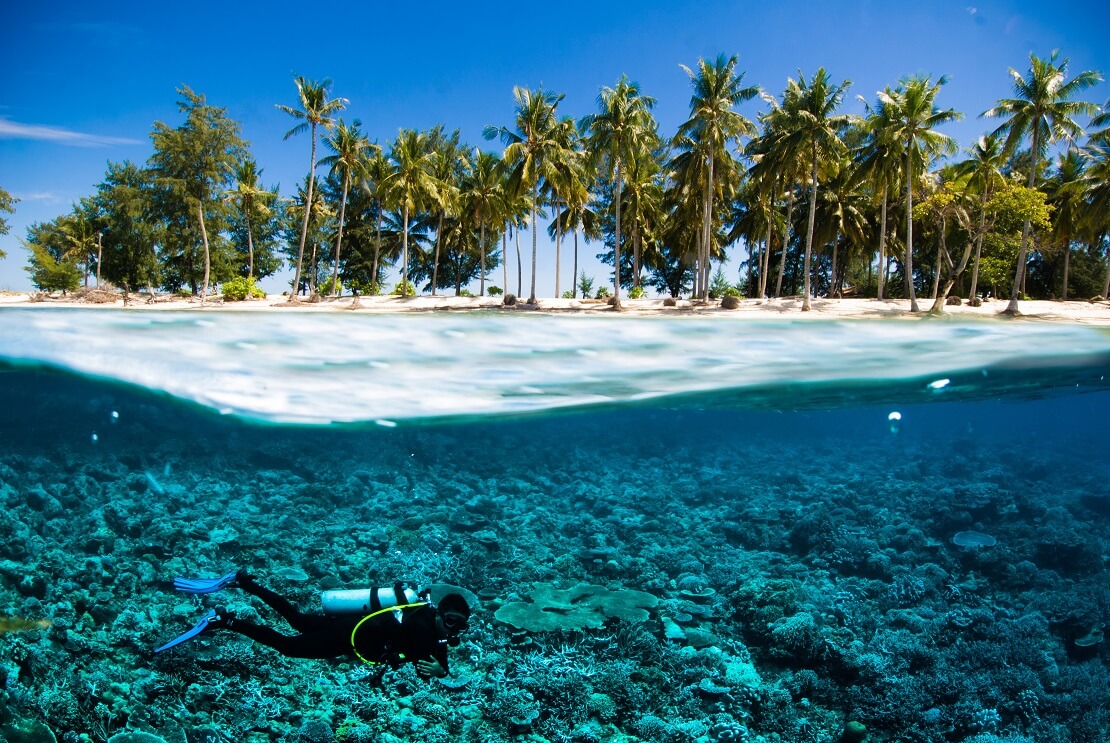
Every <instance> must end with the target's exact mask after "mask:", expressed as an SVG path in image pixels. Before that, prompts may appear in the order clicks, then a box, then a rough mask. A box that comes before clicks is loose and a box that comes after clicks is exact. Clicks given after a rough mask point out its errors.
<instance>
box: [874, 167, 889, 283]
mask: <svg viewBox="0 0 1110 743" xmlns="http://www.w3.org/2000/svg"><path fill="white" fill-rule="evenodd" d="M889 188H890V184H888V183H886V182H885V181H884V182H883V208H882V211H881V212H880V213H879V214H880V216H879V223H880V227H879V293H878V295H877V297H876V298H877V299H878V300H880V301H882V298H883V289H884V288H885V287H884V284H885V283H886V203H887V195H888V190H889Z"/></svg>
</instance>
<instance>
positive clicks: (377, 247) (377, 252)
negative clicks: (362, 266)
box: [370, 199, 382, 294]
mask: <svg viewBox="0 0 1110 743" xmlns="http://www.w3.org/2000/svg"><path fill="white" fill-rule="evenodd" d="M376 201H377V202H378V227H377V235H376V240H375V242H374V269H373V273H372V274H371V277H370V280H371V281H373V282H374V294H381V293H382V288H381V286H379V283H380V282H379V281H378V258H379V257H380V256H381V252H382V200H381V199H376Z"/></svg>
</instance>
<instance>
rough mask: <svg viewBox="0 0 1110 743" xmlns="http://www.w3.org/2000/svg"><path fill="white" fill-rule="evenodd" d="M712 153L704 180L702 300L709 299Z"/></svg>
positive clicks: (711, 229) (711, 228)
mask: <svg viewBox="0 0 1110 743" xmlns="http://www.w3.org/2000/svg"><path fill="white" fill-rule="evenodd" d="M713 159H714V158H713V154H712V153H710V155H709V178H708V179H707V180H706V182H705V242H704V243H703V244H702V250H703V251H704V252H705V263H704V264H702V272H703V273H704V276H703V278H702V282H701V292H702V301H705V302H708V301H709V263H710V258H709V246H710V242H711V241H712V235H713Z"/></svg>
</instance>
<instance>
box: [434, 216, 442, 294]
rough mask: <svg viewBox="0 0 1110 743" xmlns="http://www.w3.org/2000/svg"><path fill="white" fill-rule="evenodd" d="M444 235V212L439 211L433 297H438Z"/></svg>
mask: <svg viewBox="0 0 1110 743" xmlns="http://www.w3.org/2000/svg"><path fill="white" fill-rule="evenodd" d="M442 235H443V210H442V209H440V210H439V221H438V222H437V223H436V253H435V257H434V258H432V296H433V297H434V296H435V295H436V287H437V286H439V244H440V237H441V236H442Z"/></svg>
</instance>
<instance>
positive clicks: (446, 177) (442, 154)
mask: <svg viewBox="0 0 1110 743" xmlns="http://www.w3.org/2000/svg"><path fill="white" fill-rule="evenodd" d="M427 147H428V149H429V150H430V152H431V162H430V166H429V172H430V173H431V175H432V177H433V178H435V179H436V181H438V182H439V186H440V187H439V189H438V194H437V198H436V203H435V204H434V206H435V216H436V245H435V255H434V257H433V258H432V296H435V293H436V288H437V287H438V286H439V256H440V250H441V249H442V247H443V236H444V235H443V221H444V220H445V219H447V218H448V217H452V218H453V217H456V216H457V212H458V207H459V203H458V201H459V200H458V195H459V187H458V182H459V179H460V178H461V177H462V174H463V171H464V170H465V168H466V148H465V147H463V146H462V145H460V143H459V130H458V129H456V130H455V131H454V132H452V133H451V134H449V135H448V134H444V132H443V127H442V126H438V125H437V126H436V127H435V128H433V129H432V130H431V132H429V134H428V142H427Z"/></svg>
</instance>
